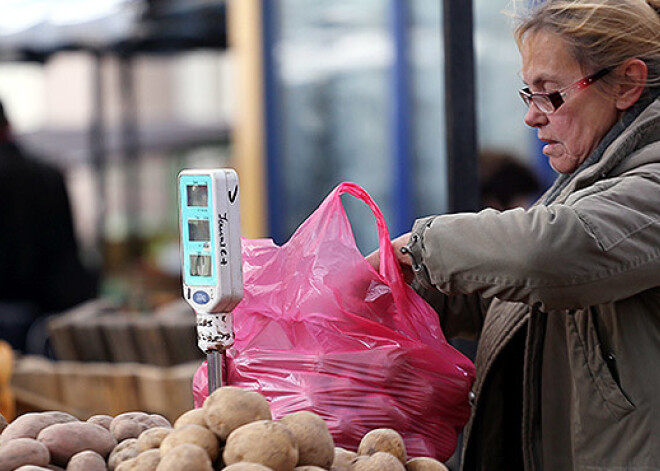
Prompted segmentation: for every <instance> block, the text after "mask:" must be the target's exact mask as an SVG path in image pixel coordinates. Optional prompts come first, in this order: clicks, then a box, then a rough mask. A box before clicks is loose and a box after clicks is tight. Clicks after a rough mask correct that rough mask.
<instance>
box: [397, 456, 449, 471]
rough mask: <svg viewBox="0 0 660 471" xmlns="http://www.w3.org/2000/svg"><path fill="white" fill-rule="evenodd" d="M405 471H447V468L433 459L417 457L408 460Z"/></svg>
mask: <svg viewBox="0 0 660 471" xmlns="http://www.w3.org/2000/svg"><path fill="white" fill-rule="evenodd" d="M406 471H449V468H447V467H446V466H445V465H444V464H442V463H441V462H439V461H438V460H435V459H433V458H428V457H419V458H413V459H411V460H408V462H407V463H406Z"/></svg>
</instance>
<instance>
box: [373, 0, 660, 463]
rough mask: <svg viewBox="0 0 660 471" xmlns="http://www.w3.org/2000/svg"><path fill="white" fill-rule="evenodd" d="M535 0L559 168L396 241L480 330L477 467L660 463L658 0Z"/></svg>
mask: <svg viewBox="0 0 660 471" xmlns="http://www.w3.org/2000/svg"><path fill="white" fill-rule="evenodd" d="M536 3H537V4H538V5H536V6H533V7H531V8H530V10H529V11H526V12H525V13H526V16H524V17H522V16H520V17H519V18H518V19H519V24H518V26H517V29H516V38H517V41H518V45H519V49H520V53H521V56H522V79H523V81H524V83H525V84H526V88H523V89H522V90H521V91H520V95H521V97H522V99H523V101H524V102H525V104H526V105H527V106H528V107H529V110H528V112H527V115H526V116H525V122H526V123H527V124H528V125H529V126H531V127H534V128H536V130H537V132H538V137H539V139H541V140H542V141H543V142H545V143H546V144H545V147H544V148H543V153H544V154H545V155H546V156H547V157H548V159H549V161H550V164H551V165H552V167H553V168H554V169H555V170H556V171H557V172H558V173H559V176H558V178H557V180H556V182H555V184H554V185H553V186H552V187H551V188H550V189H549V190H548V192H547V193H546V194H545V195H543V196H542V197H541V199H540V200H539V201H538V202H537V203H536V204H535V205H534V206H533V207H531V208H530V209H527V210H524V209H514V210H510V211H503V212H498V211H495V210H484V211H482V212H479V213H475V214H456V215H443V216H433V217H427V218H424V219H420V220H418V221H416V223H415V225H414V227H413V230H412V233H410V234H406V235H404V236H402V237H400V238H398V239H395V240H394V241H393V244H394V246H395V248H397V249H402V250H401V253H400V254H399V257H400V262H401V265H402V268H403V269H404V272H407V273H408V274H409V276H410V278H409V279H412V278H413V276H414V282H413V283H414V286H416V287H417V288H418V289H419V290H420V291H421V292H422V293H423V294H424V295H425V297H426V298H427V299H428V300H429V302H431V303H432V304H433V305H434V307H436V309H437V311H438V312H439V315H440V319H441V322H442V325H443V328H444V329H445V333H446V335H447V336H448V337H450V338H451V337H470V336H471V337H472V338H479V348H478V352H477V357H476V366H477V379H476V381H475V384H474V388H473V392H472V393H471V403H472V408H473V409H472V412H473V413H472V418H471V419H470V422H469V423H468V424H467V426H466V428H465V430H464V448H463V469H464V470H493V471H495V470H498V471H500V470H507V471H509V470H557V471H570V470H576V471H577V470H589V471H596V470H612V471H614V470H617V471H623V470H631V471H632V470H640V471H641V470H644V471H650V470H660V367H659V366H658V364H659V363H660V99H658V98H657V97H658V95H659V94H660V88H659V87H660V16H659V12H660V1H658V0H648V1H644V0H548V1H546V2H545V3H540V2H536ZM397 252H399V251H398V250H397ZM368 260H369V261H370V262H371V263H372V264H373V265H374V266H376V265H377V263H378V254H377V253H374V254H372V255H370V256H369V257H368Z"/></svg>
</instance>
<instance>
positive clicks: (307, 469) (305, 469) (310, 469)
mask: <svg viewBox="0 0 660 471" xmlns="http://www.w3.org/2000/svg"><path fill="white" fill-rule="evenodd" d="M293 471H326V469H325V468H321V467H319V466H296V467H295V468H293Z"/></svg>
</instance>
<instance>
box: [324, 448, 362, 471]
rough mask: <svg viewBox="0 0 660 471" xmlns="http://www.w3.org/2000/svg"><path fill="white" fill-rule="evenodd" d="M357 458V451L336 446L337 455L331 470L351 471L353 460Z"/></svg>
mask: <svg viewBox="0 0 660 471" xmlns="http://www.w3.org/2000/svg"><path fill="white" fill-rule="evenodd" d="M355 458H357V453H355V452H354V451H348V450H346V449H344V448H340V447H335V456H334V459H333V461H332V465H331V466H330V471H351V461H353V460H354V459H355Z"/></svg>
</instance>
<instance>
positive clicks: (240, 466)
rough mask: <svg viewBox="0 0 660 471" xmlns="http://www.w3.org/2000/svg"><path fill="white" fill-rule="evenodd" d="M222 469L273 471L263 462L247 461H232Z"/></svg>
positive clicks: (232, 470)
mask: <svg viewBox="0 0 660 471" xmlns="http://www.w3.org/2000/svg"><path fill="white" fill-rule="evenodd" d="M222 469H223V471H273V470H272V469H270V468H269V467H268V466H264V465H263V464H259V463H249V462H247V461H241V462H239V463H234V464H231V465H229V466H227V467H226V468H222Z"/></svg>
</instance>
